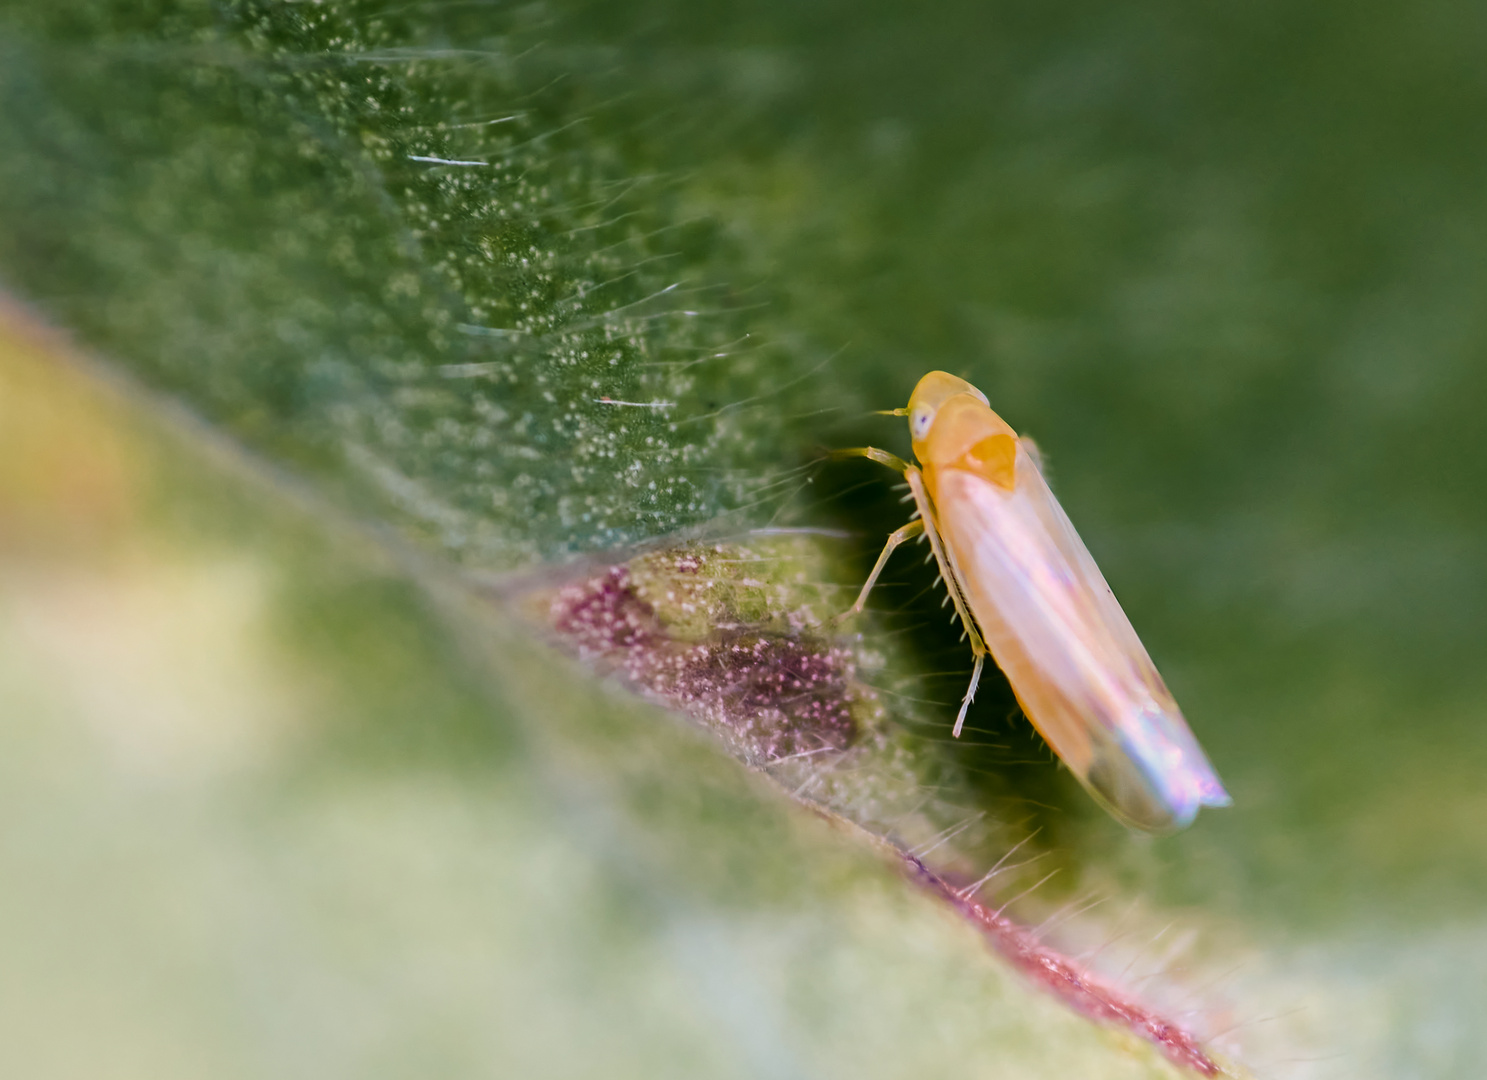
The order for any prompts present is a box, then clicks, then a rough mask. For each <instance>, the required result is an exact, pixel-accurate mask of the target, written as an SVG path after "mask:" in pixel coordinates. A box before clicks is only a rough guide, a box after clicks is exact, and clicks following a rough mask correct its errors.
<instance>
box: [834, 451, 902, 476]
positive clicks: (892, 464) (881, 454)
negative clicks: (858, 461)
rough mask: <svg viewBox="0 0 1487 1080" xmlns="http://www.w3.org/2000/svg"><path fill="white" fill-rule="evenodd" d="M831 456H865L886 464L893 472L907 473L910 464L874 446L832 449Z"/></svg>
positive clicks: (880, 463)
mask: <svg viewBox="0 0 1487 1080" xmlns="http://www.w3.org/2000/svg"><path fill="white" fill-rule="evenodd" d="M831 456H832V457H835V458H849V457H865V458H867V459H868V460H870V461H876V462H877V463H878V464H879V465H887V466H888V467H889V468H890V469H892V470H894V471H895V472H901V473H907V472H908V471H909V470H910V469H911V468H913V466H911V465H910V464H909V463H908V462H907V461H905V460H904V459H903V458H901V457H898V456H897V455H895V454H890V453H889V452H888V451H887V450H879V449H878V448H877V447H876V446H849V447H847V448H846V449H844V450H833V451H832V452H831Z"/></svg>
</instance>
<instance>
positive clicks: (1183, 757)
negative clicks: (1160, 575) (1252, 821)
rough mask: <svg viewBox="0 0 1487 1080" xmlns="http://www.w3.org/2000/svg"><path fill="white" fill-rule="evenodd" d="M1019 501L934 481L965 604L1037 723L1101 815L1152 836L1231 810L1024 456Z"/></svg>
mask: <svg viewBox="0 0 1487 1080" xmlns="http://www.w3.org/2000/svg"><path fill="white" fill-rule="evenodd" d="M1016 471H1017V481H1016V484H1015V486H1014V487H1013V489H1012V490H1011V491H1008V490H1005V489H1003V488H1001V487H998V486H997V485H994V484H992V483H989V482H988V481H986V480H984V479H982V478H981V477H979V476H976V475H975V474H973V473H970V472H966V471H963V470H959V469H944V470H941V471H939V473H938V475H937V476H936V485H935V487H936V490H935V492H934V493H933V494H934V499H935V505H936V510H937V515H936V516H937V518H938V524H939V527H940V531H941V534H942V535H943V537H944V540H945V544H946V546H947V547H948V548H949V549H950V552H951V557H952V559H953V561H954V563H955V564H956V567H957V570H958V573H959V576H961V577H962V578H963V579H964V581H963V585H964V587H965V591H966V600H967V602H968V603H969V605H970V607H971V611H972V613H973V614H974V615H975V618H976V621H977V623H979V624H980V626H981V629H982V631H983V633H984V634H985V637H986V643H987V645H988V646H989V647H990V649H991V653H992V655H993V656H994V657H995V658H996V661H997V663H998V664H999V665H1000V666H1001V668H1002V670H1003V671H1004V672H1005V673H1006V675H1007V678H1008V680H1009V681H1010V682H1011V684H1012V689H1013V691H1014V692H1015V693H1016V694H1017V698H1018V700H1019V701H1020V702H1021V703H1022V706H1023V709H1024V711H1025V712H1026V713H1027V714H1028V718H1029V719H1030V720H1031V721H1032V722H1033V724H1034V725H1035V726H1036V727H1037V728H1038V730H1039V732H1041V733H1042V735H1043V737H1044V738H1045V739H1046V740H1047V741H1048V744H1049V745H1050V746H1051V747H1052V748H1053V750H1054V752H1055V753H1057V754H1058V755H1059V757H1060V758H1062V759H1063V761H1064V763H1065V764H1067V765H1068V767H1069V769H1070V770H1071V771H1072V772H1073V773H1074V774H1075V775H1076V776H1077V777H1078V778H1079V779H1080V781H1081V782H1083V783H1084V784H1085V786H1086V787H1087V788H1089V790H1090V791H1091V792H1092V793H1093V794H1094V795H1095V796H1096V797H1097V798H1098V799H1099V801H1100V802H1102V803H1104V804H1105V805H1106V807H1107V808H1108V809H1109V810H1110V811H1111V812H1112V813H1113V814H1115V816H1116V817H1118V818H1120V819H1122V820H1123V821H1125V822H1127V823H1128V824H1131V825H1134V826H1136V827H1139V828H1143V829H1147V830H1150V831H1155V832H1162V831H1168V830H1171V829H1174V828H1180V827H1182V826H1184V825H1186V824H1188V823H1189V822H1191V821H1192V819H1193V817H1194V816H1195V815H1196V814H1197V812H1198V808H1199V807H1200V806H1205V805H1208V806H1222V805H1227V804H1228V802H1229V797H1228V795H1227V794H1226V793H1225V792H1224V789H1223V786H1222V784H1220V783H1219V779H1218V777H1217V775H1215V773H1214V771H1213V767H1212V766H1211V765H1210V764H1209V763H1208V759H1207V758H1206V757H1205V756H1204V754H1203V751H1202V750H1201V749H1200V748H1199V746H1198V743H1197V740H1196V739H1194V737H1193V734H1192V732H1191V731H1190V730H1189V729H1188V726H1187V723H1186V722H1185V721H1184V720H1183V718H1182V713H1181V712H1180V711H1179V710H1178V708H1177V703H1176V702H1175V701H1174V700H1173V699H1172V695H1171V693H1170V692H1169V691H1168V690H1167V687H1166V685H1165V684H1164V683H1163V682H1162V679H1161V676H1160V675H1158V674H1157V671H1156V667H1155V665H1153V664H1152V662H1151V658H1150V656H1148V655H1147V652H1146V649H1145V648H1144V647H1143V646H1142V644H1141V641H1140V639H1139V638H1138V637H1137V636H1136V632H1135V630H1134V629H1133V628H1132V626H1131V623H1130V620H1129V619H1127V618H1126V615H1125V612H1124V611H1123V610H1122V609H1121V607H1120V604H1119V603H1118V602H1117V601H1116V599H1115V596H1114V594H1113V593H1112V592H1111V591H1110V587H1109V586H1108V585H1107V584H1106V583H1105V578H1104V576H1103V575H1102V574H1101V573H1100V571H1099V568H1098V567H1097V566H1096V565H1095V562H1094V559H1093V558H1092V557H1091V556H1090V554H1089V551H1088V549H1086V548H1085V546H1084V543H1083V542H1082V541H1081V540H1080V539H1079V535H1078V533H1076V532H1075V531H1074V527H1073V525H1072V524H1071V523H1070V522H1069V519H1068V516H1067V515H1065V514H1064V512H1063V509H1062V507H1060V506H1059V504H1058V501H1057V500H1056V499H1055V498H1054V496H1053V492H1052V491H1051V490H1049V488H1048V485H1047V483H1046V482H1045V481H1044V479H1043V476H1042V473H1041V472H1040V471H1039V470H1038V468H1037V466H1036V464H1035V463H1034V462H1033V460H1032V458H1031V457H1030V456H1029V455H1028V454H1027V452H1026V450H1024V449H1021V448H1019V450H1018V456H1017V469H1016Z"/></svg>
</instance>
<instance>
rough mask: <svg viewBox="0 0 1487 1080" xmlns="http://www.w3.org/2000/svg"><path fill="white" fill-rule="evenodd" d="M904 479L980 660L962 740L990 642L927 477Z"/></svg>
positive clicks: (960, 722)
mask: <svg viewBox="0 0 1487 1080" xmlns="http://www.w3.org/2000/svg"><path fill="white" fill-rule="evenodd" d="M904 477H905V478H906V479H907V480H908V481H909V490H910V491H912V492H913V493H914V503H915V505H917V506H918V507H919V519H920V520H921V521H923V522H924V532H925V535H926V536H928V537H929V546H930V550H931V551H933V552H934V556H935V561H936V562H938V563H939V564H940V576H941V577H943V578H944V579H945V588H946V589H947V590H949V592H950V599H951V600H953V601H954V602H955V613H956V614H957V615H959V616H960V622H961V625H962V626H964V627H965V632H966V639H967V640H968V641H970V643H971V655H972V656H974V657H975V658H976V664H975V667H973V668H972V669H971V685H970V686H969V687H968V688H967V689H966V695H965V697H964V698H962V699H961V702H960V713H959V715H957V716H956V718H955V730H954V731H953V732H951V734H952V735H953V736H954V737H955V738H957V739H958V738H960V729H961V728H962V727H963V726H964V725H965V722H966V710H968V709H969V708H970V707H971V702H972V701H974V700H975V699H976V687H977V685H978V684H979V683H980V682H981V669H982V667H984V666H985V664H986V654H987V652H988V651H989V650H988V649H987V648H986V640H985V639H984V638H983V637H982V636H981V630H980V628H979V627H977V626H976V620H975V619H973V618H972V617H971V607H970V604H969V603H968V602H967V601H966V596H967V591H966V587H965V577H964V576H963V575H962V574H961V573H960V569H959V568H958V567H957V566H956V565H955V556H954V555H953V554H952V553H951V551H950V549H949V548H948V547H946V546H945V542H944V541H943V540H942V539H941V538H940V530H939V529H938V528H937V527H936V524H935V523H936V520H937V519H936V518H935V508H934V504H933V503H932V502H931V501H930V498H929V492H928V491H927V490H926V489H925V487H924V475H923V474H922V473H921V472H920V471H919V470H918V469H915V468H912V467H910V468H908V469H906V470H904Z"/></svg>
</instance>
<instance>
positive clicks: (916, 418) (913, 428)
mask: <svg viewBox="0 0 1487 1080" xmlns="http://www.w3.org/2000/svg"><path fill="white" fill-rule="evenodd" d="M934 421H935V411H934V410H933V409H931V408H930V407H929V406H928V405H920V406H919V407H918V408H916V409H915V410H914V414H913V415H912V416H910V417H909V433H910V434H912V435H913V436H914V438H916V439H922V438H924V437H925V436H926V435H928V434H929V426H930V425H931V424H933V423H934Z"/></svg>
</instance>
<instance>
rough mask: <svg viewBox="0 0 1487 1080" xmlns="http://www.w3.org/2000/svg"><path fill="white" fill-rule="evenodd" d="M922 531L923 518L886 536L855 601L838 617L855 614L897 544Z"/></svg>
mask: <svg viewBox="0 0 1487 1080" xmlns="http://www.w3.org/2000/svg"><path fill="white" fill-rule="evenodd" d="M923 531H924V522H923V520H918V521H911V522H909V523H908V524H907V525H905V526H904V527H903V528H902V529H899V530H898V531H897V532H895V533H893V534H892V535H891V536H889V537H888V543H886V544H884V545H883V552H882V554H881V555H879V556H878V561H877V564H876V565H875V566H874V567H873V572H872V573H871V574H869V575H868V576H867V581H866V582H865V583H864V584H863V586H862V591H861V592H860V593H858V594H857V602H856V603H855V604H853V605H852V606H851V607H849V608H848V609H847V610H846V611H844V612H842V613H841V614H840V615H838V616H837V618H838V619H845V618H847V617H848V616H851V615H856V614H857V613H858V612H860V611H861V610H862V609H863V607H864V606H865V605H866V604H867V594H868V593H870V592H872V591H873V586H874V585H876V584H877V583H878V575H879V574H881V573H882V572H883V567H885V566H887V565H888V556H890V555H892V554H893V551H894V549H895V548H897V547H898V545H900V544H902V543H903V542H904V541H905V540H912V539H914V537H916V536H918V535H919V534H920V533H922V532H923Z"/></svg>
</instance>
